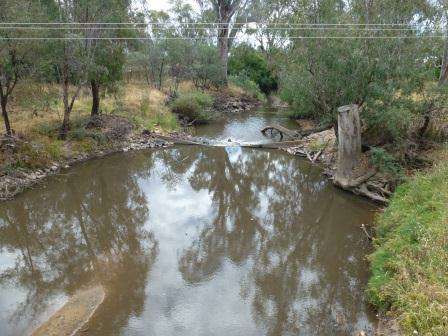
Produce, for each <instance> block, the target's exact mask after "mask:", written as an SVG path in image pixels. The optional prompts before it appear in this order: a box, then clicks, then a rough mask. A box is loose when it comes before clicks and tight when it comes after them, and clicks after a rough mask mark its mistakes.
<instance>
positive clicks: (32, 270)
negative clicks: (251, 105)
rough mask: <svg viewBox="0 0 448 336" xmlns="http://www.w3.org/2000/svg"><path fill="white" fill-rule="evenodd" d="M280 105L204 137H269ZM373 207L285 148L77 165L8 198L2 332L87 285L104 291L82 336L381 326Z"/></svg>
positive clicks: (337, 331) (199, 151) (0, 223)
mask: <svg viewBox="0 0 448 336" xmlns="http://www.w3.org/2000/svg"><path fill="white" fill-rule="evenodd" d="M273 121H275V122H279V123H282V124H283V125H285V126H288V127H293V125H292V124H291V121H289V120H287V119H283V118H279V117H277V116H276V115H275V114H266V113H254V114H249V115H246V116H235V117H233V118H229V119H227V120H223V121H221V122H217V123H213V124H210V125H205V126H201V127H199V128H198V129H197V130H196V135H198V136H202V137H205V138H209V139H214V140H219V141H221V142H222V143H224V142H225V141H228V139H231V140H232V141H238V142H253V141H268V140H267V139H266V138H264V137H263V136H262V135H261V134H260V132H259V130H260V128H261V127H263V126H264V125H266V124H269V123H271V122H273ZM374 214H375V207H373V206H372V205H371V204H370V203H369V202H367V201H365V200H363V199H360V198H357V197H355V196H353V195H350V194H348V193H345V192H343V191H340V190H338V189H336V188H334V187H333V186H332V185H331V183H330V182H328V181H327V180H326V179H325V178H324V177H323V176H322V175H321V170H320V168H319V167H317V166H314V165H311V164H309V163H308V162H306V161H305V160H303V159H301V158H298V157H294V156H291V155H288V154H286V153H283V152H281V151H277V150H260V149H249V148H246V149H242V148H241V147H238V146H229V147H224V146H222V147H199V146H178V147H171V148H167V149H157V150H143V151H138V152H128V153H120V154H115V155H111V156H108V157H105V158H102V159H96V160H92V161H89V162H85V163H83V164H79V165H77V166H76V167H73V168H71V169H69V170H67V171H66V172H65V174H62V175H59V176H57V177H52V178H50V179H48V180H47V181H46V182H45V184H44V185H43V186H40V187H37V188H35V189H32V190H28V191H26V192H24V193H22V194H21V195H19V196H18V197H16V198H15V199H14V200H12V201H8V202H4V203H1V204H0V335H2V336H3V335H5V336H16V335H24V334H26V333H29V332H30V330H32V329H33V328H34V327H35V326H36V325H37V324H38V323H39V322H41V321H42V320H45V319H46V318H47V317H48V316H49V315H50V314H51V313H53V312H54V311H55V310H57V309H58V308H59V307H60V306H61V305H63V303H64V302H65V301H66V300H67V297H69V296H70V295H72V294H73V293H74V292H76V291H77V290H78V289H79V288H81V287H83V286H86V285H88V284H92V283H100V284H102V285H103V286H104V288H106V292H107V295H106V299H105V301H104V303H103V304H102V305H101V306H100V307H99V309H98V310H97V312H96V313H95V315H94V316H93V318H92V319H91V320H90V322H89V324H88V326H87V328H86V329H85V330H86V332H84V333H80V335H98V336H109V335H126V336H130V335H157V336H159V335H184V336H186V335H194V336H198V335H225V336H229V335H354V334H355V333H356V332H358V331H361V330H363V331H365V332H366V333H367V335H370V334H372V332H373V329H374V327H375V315H374V312H373V311H372V310H371V309H370V308H369V306H368V304H367V303H366V302H365V293H364V290H365V286H366V281H367V278H368V264H367V262H366V260H365V255H366V254H367V253H368V251H369V243H368V242H367V240H366V237H365V236H364V235H363V232H362V230H361V229H360V226H361V224H366V225H370V224H371V222H372V220H373V217H374Z"/></svg>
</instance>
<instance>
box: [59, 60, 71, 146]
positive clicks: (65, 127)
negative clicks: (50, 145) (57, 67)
mask: <svg viewBox="0 0 448 336" xmlns="http://www.w3.org/2000/svg"><path fill="white" fill-rule="evenodd" d="M62 68H63V70H62V76H63V79H62V101H63V103H64V119H63V120H62V125H61V128H60V130H59V140H65V139H66V138H67V132H68V130H69V126H70V106H69V103H68V89H69V82H68V64H64V65H63V67H62Z"/></svg>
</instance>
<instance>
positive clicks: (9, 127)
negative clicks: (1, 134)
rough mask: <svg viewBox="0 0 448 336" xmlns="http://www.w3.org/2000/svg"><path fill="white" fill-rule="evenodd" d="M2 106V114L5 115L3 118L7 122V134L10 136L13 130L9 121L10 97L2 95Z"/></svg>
mask: <svg viewBox="0 0 448 336" xmlns="http://www.w3.org/2000/svg"><path fill="white" fill-rule="evenodd" d="M0 100H1V104H0V105H1V106H2V116H3V120H4V122H5V129H6V134H7V135H8V136H11V135H12V131H11V124H10V123H9V116H8V111H7V110H6V105H7V103H8V98H7V97H5V96H3V95H2V97H1V99H0Z"/></svg>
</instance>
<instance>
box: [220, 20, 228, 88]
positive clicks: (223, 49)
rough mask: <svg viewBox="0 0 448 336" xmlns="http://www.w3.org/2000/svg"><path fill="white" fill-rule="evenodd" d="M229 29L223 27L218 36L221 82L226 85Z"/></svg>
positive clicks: (226, 26)
mask: <svg viewBox="0 0 448 336" xmlns="http://www.w3.org/2000/svg"><path fill="white" fill-rule="evenodd" d="M228 34H229V27H228V25H225V26H223V27H222V28H220V30H219V34H218V48H219V60H220V62H221V80H222V82H223V84H224V85H227V63H228V58H229V35H228Z"/></svg>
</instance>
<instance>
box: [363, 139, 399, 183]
mask: <svg viewBox="0 0 448 336" xmlns="http://www.w3.org/2000/svg"><path fill="white" fill-rule="evenodd" d="M370 160H371V162H372V164H373V166H375V167H376V168H377V169H378V170H379V171H380V172H382V173H386V174H389V175H391V176H393V177H396V178H398V177H399V176H400V175H401V173H402V167H401V165H400V164H399V162H398V161H397V160H396V159H395V158H394V157H393V156H392V155H391V154H390V153H388V152H387V151H386V150H385V149H383V148H377V147H372V149H371V150H370Z"/></svg>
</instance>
